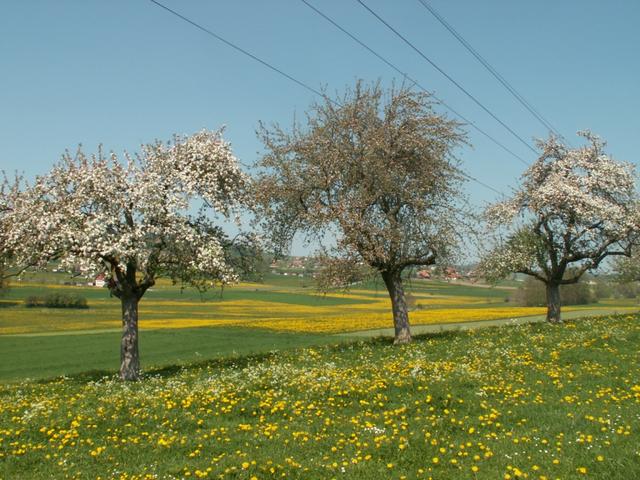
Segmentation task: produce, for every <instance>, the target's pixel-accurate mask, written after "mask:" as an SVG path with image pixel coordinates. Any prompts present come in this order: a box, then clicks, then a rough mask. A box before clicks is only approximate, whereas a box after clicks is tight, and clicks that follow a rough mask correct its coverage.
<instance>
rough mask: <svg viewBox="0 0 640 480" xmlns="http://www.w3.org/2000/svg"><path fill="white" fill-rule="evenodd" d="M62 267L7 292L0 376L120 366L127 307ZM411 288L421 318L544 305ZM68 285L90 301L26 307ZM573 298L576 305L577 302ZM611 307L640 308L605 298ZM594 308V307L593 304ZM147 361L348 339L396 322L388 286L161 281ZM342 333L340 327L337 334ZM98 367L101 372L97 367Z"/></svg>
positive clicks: (157, 364) (147, 308) (152, 300)
mask: <svg viewBox="0 0 640 480" xmlns="http://www.w3.org/2000/svg"><path fill="white" fill-rule="evenodd" d="M66 281H69V277H68V276H65V275H63V274H53V273H39V274H34V275H31V276H28V277H26V278H25V279H24V280H23V281H22V282H14V284H13V286H12V288H11V289H10V290H9V291H8V293H7V294H6V295H4V296H3V297H2V298H1V299H0V380H2V381H17V380H20V379H24V378H32V379H42V378H48V377H53V376H56V375H76V374H79V373H82V372H86V371H98V372H113V371H115V370H117V368H118V361H119V330H120V306H119V301H118V300H117V299H115V298H109V295H108V292H107V291H106V289H104V288H94V287H87V286H84V287H82V286H67V285H62V283H64V282H66ZM409 291H410V292H411V294H412V296H413V297H414V299H415V302H416V303H417V307H418V309H417V310H415V311H412V312H411V314H410V317H411V322H412V324H413V325H414V326H416V327H415V328H416V330H417V331H418V330H420V327H419V326H420V325H423V326H425V328H426V327H428V326H430V325H440V324H443V323H449V324H455V323H456V322H470V321H486V320H495V319H505V318H506V319H509V318H514V317H527V316H530V315H536V314H541V313H543V312H544V308H521V307H514V306H513V305H510V304H508V303H505V298H506V297H507V296H508V294H509V290H507V289H491V288H485V287H479V286H469V285H455V284H449V283H446V282H437V281H428V282H427V281H413V282H411V283H410V284H409ZM52 292H61V293H74V294H78V295H81V296H83V297H86V298H87V300H88V303H89V306H90V308H89V309H87V310H73V309H51V308H26V307H25V306H24V305H23V301H24V299H25V298H26V297H28V296H30V295H43V294H46V293H52ZM575 308H576V307H574V309H575ZM581 308H597V309H603V310H602V311H603V312H604V311H610V310H611V309H612V308H616V309H618V310H624V309H627V308H633V307H632V306H631V305H624V304H621V303H619V302H618V303H616V304H611V303H608V302H603V303H602V304H600V305H597V306H587V307H581ZM591 311H593V310H591ZM140 319H141V320H140V325H141V329H142V333H141V336H140V348H141V356H142V365H143V368H144V369H145V370H146V371H148V370H153V369H157V368H162V367H163V366H166V365H176V364H186V363H189V362H192V361H200V360H206V359H211V358H217V357H226V356H236V355H246V354H250V353H264V352H269V351H272V350H281V349H287V348H295V347H304V346H309V345H320V344H326V343H336V342H339V341H344V339H343V338H342V337H340V335H343V334H347V333H349V334H353V333H354V332H368V331H370V332H373V334H374V335H375V334H384V333H386V331H385V330H381V329H387V328H389V327H391V326H392V320H391V313H390V305H389V300H388V297H387V293H386V291H385V290H384V289H383V288H381V286H380V285H378V284H375V283H371V284H367V285H361V286H358V287H357V288H354V289H353V290H352V291H350V292H349V293H336V294H332V295H319V294H317V293H316V292H315V290H314V288H313V287H312V286H310V285H308V280H306V279H304V280H303V279H300V278H294V277H284V276H279V275H271V276H269V277H268V278H267V281H266V282H265V283H254V284H246V283H245V284H241V285H239V286H234V287H231V288H226V289H225V290H224V292H223V294H222V296H221V292H220V291H219V290H218V291H211V292H207V293H206V294H203V295H200V294H199V293H198V292H196V291H194V290H190V289H185V290H183V291H181V290H180V289H179V288H178V287H175V286H172V285H170V284H168V283H166V282H160V283H159V285H157V286H156V287H155V288H154V289H153V290H151V291H149V292H148V293H147V295H145V297H144V298H143V300H142V302H141V307H140ZM335 335H339V336H338V337H336V336H335ZM94 373H95V372H94Z"/></svg>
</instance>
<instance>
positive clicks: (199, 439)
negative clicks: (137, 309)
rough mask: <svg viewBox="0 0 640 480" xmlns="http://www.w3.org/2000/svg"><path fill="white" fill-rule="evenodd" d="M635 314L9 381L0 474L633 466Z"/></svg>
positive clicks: (570, 471) (538, 475)
mask: <svg viewBox="0 0 640 480" xmlns="http://www.w3.org/2000/svg"><path fill="white" fill-rule="evenodd" d="M639 347H640V319H639V318H638V317H637V316H617V317H607V318H601V319H586V320H579V321H576V322H571V323H568V324H565V325H562V326H549V325H544V324H536V325H526V326H517V327H501V328H490V329H484V330H477V331H470V332H460V333H450V334H442V335H438V336H433V337H425V338H422V339H418V340H417V341H416V342H415V343H414V344H412V345H408V346H403V347H394V346H392V345H390V344H389V343H388V342H387V341H382V340H376V341H370V342H360V343H353V344H343V345H340V346H320V347H313V348H307V349H300V350H295V351H287V352H280V353H273V354H268V355H266V356H255V357H245V358H241V359H237V358H236V359H231V360H219V361H214V362H210V363H208V364H206V365H200V366H192V367H189V368H185V369H182V370H179V371H171V370H167V371H164V372H156V373H155V374H151V375H149V376H148V377H147V378H145V380H144V381H142V382H139V383H136V384H122V383H119V382H118V381H116V380H115V379H114V378H113V377H107V378H103V379H101V380H99V381H89V382H87V381H86V380H82V379H81V378H71V379H60V380H55V381H49V382H42V383H23V384H11V385H5V386H3V387H0V478H7V479H9V478H29V479H32V478H33V479H40V478H42V479H45V478H103V479H106V478H122V479H134V478H165V479H171V478H229V479H231V478H234V479H251V478H257V479H263V478H301V479H302V478H304V479H309V478H312V479H324V478H349V479H352V478H356V479H358V478H362V479H365V478H366V479H367V480H371V479H387V478H398V479H399V478H430V477H431V478H439V479H457V478H460V479H463V478H464V479H467V478H471V479H474V478H479V479H480V478H482V479H501V478H505V479H515V478H532V479H533V478H535V479H545V478H547V479H555V478H562V479H566V478H596V479H625V480H627V479H632V478H639V477H640V451H639V447H638V444H639V441H640V436H639V431H640V413H639V412H640V408H639V407H640V373H639V371H640V370H639V369H640V355H639V353H638V352H639Z"/></svg>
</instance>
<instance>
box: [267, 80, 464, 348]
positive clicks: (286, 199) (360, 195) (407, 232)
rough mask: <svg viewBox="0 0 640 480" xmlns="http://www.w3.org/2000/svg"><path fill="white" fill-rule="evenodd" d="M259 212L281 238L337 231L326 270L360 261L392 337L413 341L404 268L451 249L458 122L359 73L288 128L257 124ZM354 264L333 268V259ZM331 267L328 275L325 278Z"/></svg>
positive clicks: (420, 96) (418, 96)
mask: <svg viewBox="0 0 640 480" xmlns="http://www.w3.org/2000/svg"><path fill="white" fill-rule="evenodd" d="M259 135H260V137H261V138H262V140H263V143H264V145H265V147H266V154H265V155H264V157H263V158H262V159H261V160H260V161H259V162H258V164H257V167H258V169H259V170H260V174H259V175H258V179H257V182H256V183H257V191H258V204H259V205H260V207H259V215H258V217H259V218H260V219H261V220H262V221H263V224H264V230H266V231H267V232H268V233H269V235H270V237H271V239H272V240H273V241H274V242H275V244H276V245H278V246H288V245H289V244H290V242H291V240H292V238H293V235H294V234H295V232H297V231H301V232H304V233H305V235H306V238H307V239H308V240H314V239H315V240H319V241H322V239H323V237H324V236H325V235H326V234H327V233H328V232H330V234H332V235H335V237H336V246H335V248H333V251H332V252H331V254H332V256H333V257H334V262H333V263H332V264H330V267H331V269H330V273H331V274H335V273H338V272H340V271H343V272H347V273H348V272H353V271H354V269H355V268H357V266H358V264H361V263H363V264H366V265H368V266H370V267H371V268H373V269H374V270H375V271H377V272H378V273H379V274H380V275H381V276H382V279H383V280H384V283H385V286H386V288H387V290H388V292H389V296H390V298H391V304H392V311H393V321H394V327H395V342H396V343H406V342H409V341H411V333H410V328H409V318H408V313H407V305H406V301H405V296H404V288H403V282H402V272H403V271H404V270H405V269H406V268H408V267H411V266H421V265H431V264H434V263H435V262H436V260H440V259H442V258H444V257H445V256H447V255H449V254H450V253H451V251H452V248H453V246H454V245H455V244H456V242H457V240H458V238H459V237H458V236H459V234H460V232H459V224H458V221H457V217H458V215H457V213H456V212H459V210H458V209H456V208H455V205H456V203H457V202H458V201H459V200H460V197H461V194H460V190H459V187H460V185H461V183H462V176H461V175H460V171H459V170H458V164H457V161H456V160H455V159H454V157H453V155H452V151H453V150H454V149H455V148H457V147H458V146H459V145H460V144H461V143H463V142H464V135H463V133H462V132H461V131H460V129H459V125H458V124H457V123H455V122H453V121H451V120H448V119H446V118H445V117H443V116H441V115H438V114H436V113H435V112H434V110H433V107H432V102H431V99H430V96H429V95H427V94H425V93H416V92H414V91H412V90H410V89H409V88H405V87H401V88H397V89H392V90H390V91H389V92H388V93H387V95H386V96H385V93H384V92H383V90H382V89H381V87H380V86H379V85H373V86H371V87H367V86H365V85H363V83H362V82H361V81H359V82H358V83H357V84H356V86H355V88H354V89H353V90H350V91H348V92H347V93H346V94H345V95H344V96H343V97H341V98H338V99H335V100H332V99H330V98H328V97H325V98H324V100H323V101H322V102H321V103H317V104H314V105H312V106H311V108H310V110H309V111H308V112H307V115H306V125H305V126H304V127H303V126H301V125H299V124H297V123H294V126H293V128H292V130H291V131H290V132H286V131H284V130H283V129H282V128H280V127H279V126H278V125H275V126H273V127H270V128H268V127H265V126H264V125H261V128H260V131H259ZM338 259H339V261H340V262H344V263H346V264H348V265H353V266H354V269H351V268H339V267H338V265H337V264H336V263H335V261H336V260H338ZM330 276H331V275H329V276H328V277H330Z"/></svg>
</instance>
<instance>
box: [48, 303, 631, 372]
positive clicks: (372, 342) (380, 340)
mask: <svg viewBox="0 0 640 480" xmlns="http://www.w3.org/2000/svg"><path fill="white" fill-rule="evenodd" d="M606 316H609V315H606ZM617 316H622V315H617ZM599 317H601V316H588V317H584V318H581V319H569V320H567V321H566V322H565V323H563V324H560V325H559V326H556V325H549V324H547V323H546V322H535V323H525V324H521V325H519V327H521V328H523V327H524V328H528V329H529V330H530V331H531V333H539V332H541V331H545V330H547V329H549V328H558V327H562V325H566V324H573V323H577V322H578V321H580V320H592V319H597V318H599ZM603 317H604V316H603ZM510 327H511V326H510V325H496V326H490V327H483V328H482V329H483V330H495V329H501V328H510ZM472 332H473V330H464V329H456V330H443V331H439V332H430V333H422V334H418V335H415V336H413V339H412V342H413V343H422V342H427V341H429V340H433V339H438V340H447V339H453V338H456V337H458V336H459V335H469V334H472ZM364 346H389V347H391V346H393V337H388V336H379V337H373V338H368V339H357V340H355V339H352V338H343V339H340V340H336V343H331V344H324V345H316V346H305V347H297V348H292V349H285V350H274V351H270V352H263V353H248V354H239V355H230V356H226V357H219V358H212V359H207V360H202V361H197V362H189V363H185V364H180V363H177V364H171V365H163V366H160V367H153V368H150V369H149V370H146V371H144V373H143V375H142V379H141V380H142V381H144V379H145V378H152V377H153V378H158V377H160V378H170V377H173V376H175V375H178V374H179V373H181V372H186V371H190V370H198V369H213V370H215V369H225V368H235V369H242V368H246V367H247V366H249V365H251V364H256V363H262V362H266V361H268V360H270V359H273V358H275V357H277V356H278V355H280V354H282V353H283V352H284V351H287V352H300V351H303V350H305V349H308V348H321V349H325V350H328V351H329V352H335V353H340V352H344V351H347V350H354V349H357V348H362V347H364ZM399 347H401V346H399ZM117 375H118V374H117V372H116V371H113V370H89V371H86V372H81V373H76V374H71V375H66V376H59V377H55V378H48V379H41V380H37V381H36V383H40V384H46V383H49V382H56V381H59V380H60V379H62V378H64V379H65V380H67V381H72V382H77V383H87V382H92V381H94V382H95V381H100V380H103V379H105V378H109V379H115V378H117Z"/></svg>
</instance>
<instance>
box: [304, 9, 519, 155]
mask: <svg viewBox="0 0 640 480" xmlns="http://www.w3.org/2000/svg"><path fill="white" fill-rule="evenodd" d="M300 1H301V2H302V3H304V4H305V5H306V6H307V7H309V8H310V9H311V10H313V11H314V12H315V13H317V14H318V15H320V16H321V17H322V18H324V19H325V20H326V21H328V22H329V23H331V24H332V25H333V26H334V27H336V28H337V29H338V30H340V31H341V32H343V33H344V34H345V35H347V36H348V37H349V38H351V39H352V40H353V41H355V42H356V43H358V44H359V45H360V46H361V47H363V48H364V49H366V50H367V51H368V52H370V53H371V54H372V55H374V56H376V57H377V58H378V59H380V60H381V61H382V62H384V63H385V64H386V65H387V66H389V67H390V68H392V69H393V70H395V71H396V72H398V73H399V74H400V75H402V76H403V77H404V78H406V79H407V80H409V81H410V82H411V83H413V84H414V85H416V86H417V87H418V88H420V89H421V90H423V91H424V92H427V93H429V94H430V95H431V96H432V97H433V98H434V99H435V100H437V101H438V102H439V103H440V104H442V105H443V106H444V107H445V108H447V109H448V110H449V111H450V112H452V113H453V114H454V115H456V116H457V117H458V118H460V119H461V120H462V121H464V122H466V123H467V124H469V125H471V126H472V127H473V128H475V129H476V130H477V131H478V132H480V133H481V134H482V135H484V136H485V137H487V138H488V139H489V140H491V141H492V142H493V143H495V144H496V145H498V146H499V147H500V148H502V149H503V150H504V151H506V152H507V153H509V154H511V155H512V156H513V157H515V158H516V159H517V160H519V161H520V162H522V163H523V164H524V165H527V166H528V165H529V164H528V163H527V162H526V161H525V160H524V159H523V158H522V157H521V156H520V155H518V154H516V153H514V152H513V151H512V150H510V149H509V148H507V147H506V146H504V145H503V144H502V143H500V142H499V141H498V140H496V139H495V138H494V137H492V136H491V135H489V134H488V133H487V132H485V131H484V130H482V129H481V128H480V127H478V126H477V125H476V124H475V123H474V122H472V121H471V120H469V119H468V118H466V117H465V116H464V115H462V114H461V113H460V112H458V111H456V110H455V109H454V108H453V107H451V106H450V105H448V104H447V103H446V102H445V101H444V100H442V99H441V98H438V97H437V96H436V95H434V94H433V93H432V92H430V91H429V90H427V88H426V87H423V86H422V85H421V84H420V83H419V82H418V81H417V80H415V79H413V78H411V77H410V76H409V75H408V74H406V73H404V72H403V71H402V70H400V69H399V68H398V67H397V66H396V65H394V64H393V63H391V62H390V61H389V60H388V59H386V58H385V57H383V56H382V55H380V54H379V53H378V52H376V51H375V50H373V49H372V48H371V47H369V46H368V45H367V44H366V43H364V42H363V41H362V40H360V39H359V38H358V37H356V36H355V35H353V34H352V33H351V32H349V31H348V30H347V29H345V28H344V27H342V26H341V25H339V24H338V23H337V22H336V21H335V20H333V19H332V18H331V17H329V16H328V15H326V14H324V13H323V12H322V11H320V10H319V9H318V8H316V7H315V6H313V5H312V4H310V3H309V2H308V1H307V0H300Z"/></svg>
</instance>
